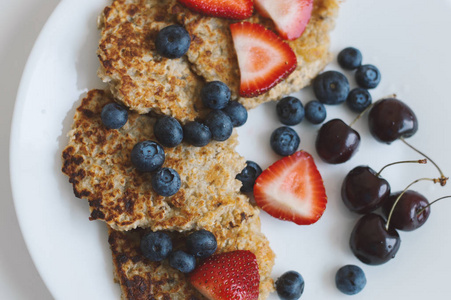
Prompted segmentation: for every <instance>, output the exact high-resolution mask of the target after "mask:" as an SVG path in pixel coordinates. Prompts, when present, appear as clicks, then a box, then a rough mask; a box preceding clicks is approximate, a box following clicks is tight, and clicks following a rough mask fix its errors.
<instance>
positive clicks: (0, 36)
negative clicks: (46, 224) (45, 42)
mask: <svg viewBox="0 0 451 300" xmlns="http://www.w3.org/2000/svg"><path fill="white" fill-rule="evenodd" d="M58 3H59V0H0V99H1V100H0V103H1V104H0V107H1V109H0V134H1V143H0V191H1V199H0V237H1V238H0V299H5V300H16V299H19V300H21V299H35V300H43V299H52V296H51V295H50V293H49V292H48V290H47V288H46V287H45V285H44V283H43V281H42V279H41V278H40V276H39V274H38V272H37V270H36V268H35V266H34V265H33V261H32V260H31V258H30V255H29V253H28V250H27V248H26V246H25V243H24V240H23V238H22V234H21V232H20V228H19V224H18V222H17V218H16V213H15V210H14V204H13V200H12V195H11V187H10V180H9V140H10V128H11V118H12V113H13V110H14V102H15V99H16V93H17V88H18V86H19V83H20V78H21V75H22V71H23V69H24V67H25V64H26V61H27V58H28V55H29V53H30V51H31V49H32V47H33V44H34V42H35V40H36V38H37V36H38V34H39V32H40V31H41V28H42V27H43V26H44V24H45V21H46V20H47V18H48V17H49V16H50V14H51V13H52V11H53V10H54V8H55V7H56V6H57V5H58Z"/></svg>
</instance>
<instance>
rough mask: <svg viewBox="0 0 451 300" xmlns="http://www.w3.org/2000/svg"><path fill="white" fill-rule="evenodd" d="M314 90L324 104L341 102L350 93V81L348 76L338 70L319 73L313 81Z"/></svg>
mask: <svg viewBox="0 0 451 300" xmlns="http://www.w3.org/2000/svg"><path fill="white" fill-rule="evenodd" d="M313 92H314V93H315V96H316V98H317V99H318V100H319V101H320V102H321V103H324V104H340V103H342V102H344V101H345V100H346V97H347V96H348V93H349V82H348V79H347V78H346V76H344V75H343V74H341V73H340V72H337V71H327V72H324V73H321V74H319V75H318V76H317V77H316V78H315V80H314V81H313Z"/></svg>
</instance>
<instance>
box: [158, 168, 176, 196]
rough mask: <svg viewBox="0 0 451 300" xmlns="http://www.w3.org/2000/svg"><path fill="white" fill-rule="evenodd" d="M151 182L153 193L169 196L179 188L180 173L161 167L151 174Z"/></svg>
mask: <svg viewBox="0 0 451 300" xmlns="http://www.w3.org/2000/svg"><path fill="white" fill-rule="evenodd" d="M151 184H152V188H153V190H154V191H155V193H157V194H158V195H160V196H164V197H169V196H172V195H174V194H175V193H177V192H178V190H179V189H180V185H181V180H180V175H179V173H177V171H176V170H174V169H171V168H162V169H160V170H158V171H157V172H156V173H155V174H153V175H152V180H151Z"/></svg>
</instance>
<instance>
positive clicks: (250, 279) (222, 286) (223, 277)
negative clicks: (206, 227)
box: [189, 250, 260, 300]
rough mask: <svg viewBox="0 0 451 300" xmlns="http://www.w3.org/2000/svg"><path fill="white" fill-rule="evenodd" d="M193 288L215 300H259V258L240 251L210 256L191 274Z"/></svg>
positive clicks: (246, 251)
mask: <svg viewBox="0 0 451 300" xmlns="http://www.w3.org/2000/svg"><path fill="white" fill-rule="evenodd" d="M189 279H190V281H191V284H192V285H193V286H194V287H195V288H196V289H197V290H198V291H199V292H200V293H201V294H202V295H204V296H205V297H207V298H208V299H211V300H241V299H242V300H257V299H258V295H259V284H260V275H259V273H258V264H257V259H256V257H255V254H254V253H252V252H250V251H248V250H237V251H232V252H226V253H222V254H217V255H213V256H210V257H209V258H207V259H205V260H204V261H203V262H201V263H200V265H199V266H197V268H196V269H195V270H194V271H193V272H192V273H191V274H190V277H189Z"/></svg>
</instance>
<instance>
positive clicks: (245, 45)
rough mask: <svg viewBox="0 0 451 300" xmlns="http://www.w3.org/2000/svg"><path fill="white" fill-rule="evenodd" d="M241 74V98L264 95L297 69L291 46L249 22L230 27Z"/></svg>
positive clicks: (260, 26) (272, 33)
mask: <svg viewBox="0 0 451 300" xmlns="http://www.w3.org/2000/svg"><path fill="white" fill-rule="evenodd" d="M230 31H231V32H232V38H233V44H234V47H235V51H236V54H237V56H238V65H239V67H240V73H241V83H240V95H241V96H243V97H255V96H258V95H260V94H263V93H265V92H266V91H268V90H269V89H271V88H272V87H274V86H275V85H276V84H278V83H279V82H280V81H282V80H283V79H285V78H286V77H287V76H288V75H290V74H291V73H292V72H293V71H294V69H296V65H297V59H296V55H295V54H294V52H293V50H292V49H291V48H290V46H289V45H288V44H287V43H285V42H284V41H283V40H282V39H281V38H279V37H278V36H277V35H276V34H275V33H274V32H272V31H270V30H268V29H266V28H265V27H263V26H262V25H260V24H254V23H249V22H242V23H234V24H230Z"/></svg>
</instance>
